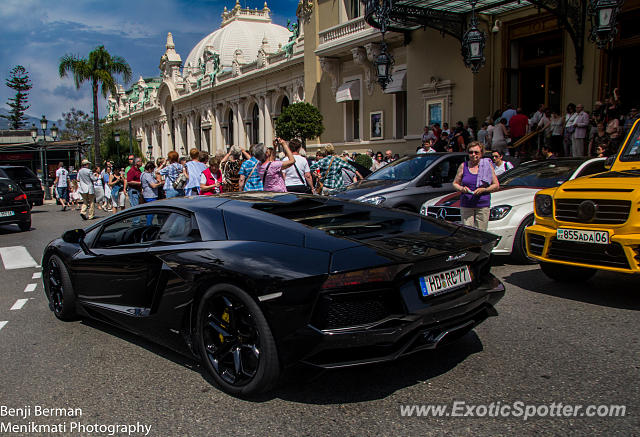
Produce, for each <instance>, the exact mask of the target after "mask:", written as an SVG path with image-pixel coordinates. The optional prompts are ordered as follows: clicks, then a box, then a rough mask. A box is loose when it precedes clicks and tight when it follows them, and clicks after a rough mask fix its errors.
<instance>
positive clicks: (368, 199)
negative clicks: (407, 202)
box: [360, 196, 387, 205]
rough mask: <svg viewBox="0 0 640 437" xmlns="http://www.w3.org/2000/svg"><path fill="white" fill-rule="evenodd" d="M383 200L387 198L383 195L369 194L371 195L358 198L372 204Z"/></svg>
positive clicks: (378, 203) (377, 203)
mask: <svg viewBox="0 0 640 437" xmlns="http://www.w3.org/2000/svg"><path fill="white" fill-rule="evenodd" d="M385 200H387V199H386V197H384V196H371V197H365V198H364V199H360V202H364V203H371V204H373V205H380V204H381V203H382V202H384V201H385Z"/></svg>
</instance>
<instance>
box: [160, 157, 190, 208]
mask: <svg viewBox="0 0 640 437" xmlns="http://www.w3.org/2000/svg"><path fill="white" fill-rule="evenodd" d="M179 158H180V156H179V155H178V152H176V151H175V150H172V151H171V152H169V154H168V155H167V161H166V162H168V163H169V164H166V162H165V165H164V166H163V167H162V168H161V169H160V170H159V171H158V173H159V174H161V175H162V176H164V178H165V179H164V192H165V196H166V197H167V199H170V198H172V197H180V196H184V186H185V185H186V183H187V180H188V177H187V175H186V174H185V171H184V167H183V166H182V165H181V164H180V163H179V162H178V159H179Z"/></svg>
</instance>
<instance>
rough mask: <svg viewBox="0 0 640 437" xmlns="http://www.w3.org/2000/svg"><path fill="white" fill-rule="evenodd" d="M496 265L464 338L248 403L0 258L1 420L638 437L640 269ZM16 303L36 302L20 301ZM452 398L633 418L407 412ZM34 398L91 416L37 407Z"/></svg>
mask: <svg viewBox="0 0 640 437" xmlns="http://www.w3.org/2000/svg"><path fill="white" fill-rule="evenodd" d="M104 214H105V213H102V214H100V213H99V214H97V215H98V216H100V215H102V216H104ZM85 223H86V222H83V221H82V220H81V218H80V216H79V215H78V213H77V212H60V211H59V207H55V206H52V205H50V206H44V207H36V208H35V212H34V214H33V229H32V230H31V231H30V232H26V233H20V232H18V230H17V227H15V229H14V226H4V227H2V226H0V248H3V247H10V246H24V247H26V248H27V250H28V251H29V253H30V254H31V255H32V257H33V258H34V259H35V260H36V261H37V262H38V263H39V262H40V256H41V254H42V249H43V248H44V246H45V245H46V243H47V242H48V241H49V240H51V239H53V238H55V237H56V236H58V235H60V234H61V233H62V231H63V230H66V229H71V228H74V227H81V226H82V225H83V224H85ZM503 262H504V264H503ZM493 270H494V272H495V273H496V274H497V275H498V276H499V277H500V278H502V279H503V280H504V282H505V284H506V286H507V294H506V296H505V297H504V299H503V300H502V301H501V302H500V303H499V304H498V307H497V309H498V311H499V313H500V315H499V316H498V317H494V318H491V319H489V320H487V321H486V322H485V323H483V324H482V325H480V326H479V327H477V328H476V329H475V331H473V332H472V333H470V334H468V335H467V336H465V337H464V338H463V339H462V340H460V341H459V342H458V343H456V344H453V345H450V346H447V347H445V348H442V349H439V350H437V351H433V352H426V353H419V354H416V355H413V356H411V357H409V358H406V359H403V360H401V361H399V362H395V363H391V364H384V365H375V366H369V367H361V368H357V369H350V370H340V371H333V372H329V373H324V374H322V375H316V376H314V377H311V376H309V375H292V377H293V376H295V377H296V378H295V380H293V379H292V381H290V382H289V383H288V384H285V385H284V386H281V387H280V388H278V389H277V390H276V391H275V392H273V393H271V394H270V395H268V396H265V397H264V398H261V399H258V400H253V401H247V400H240V399H236V398H233V397H230V396H227V395H226V394H224V393H222V392H220V391H219V390H217V389H216V388H215V387H214V386H212V385H211V384H210V382H209V381H208V380H207V378H206V377H204V376H203V374H202V373H201V369H200V367H199V365H198V364H197V363H196V362H193V361H190V360H189V359H185V358H183V357H182V356H179V355H177V354H174V353H173V352H171V351H169V350H167V349H164V348H162V347H158V346H156V345H154V344H152V343H149V342H147V341H145V340H142V339H139V338H136V337H135V336H132V335H129V334H127V333H124V332H122V331H119V330H117V329H113V328H110V327H108V326H105V325H102V324H99V323H94V322H86V321H85V322H82V321H80V322H71V323H63V322H60V321H58V320H57V319H56V318H55V317H54V316H53V314H52V313H51V312H50V311H49V309H48V305H47V302H46V298H45V296H44V294H43V289H42V283H41V280H40V279H37V278H36V279H34V278H33V274H34V273H37V272H38V271H39V269H37V268H22V269H14V270H6V269H4V266H3V265H2V264H1V263H0V271H1V273H0V274H1V276H0V277H1V278H2V280H1V281H0V326H1V325H3V324H2V323H1V322H3V321H4V322H7V323H6V324H4V326H3V327H2V328H1V329H0V351H1V354H0V384H1V385H0V387H1V389H0V416H2V411H3V410H2V408H3V406H6V407H13V408H16V407H23V408H24V407H30V408H31V415H30V416H29V417H27V418H25V419H23V418H21V417H15V415H14V416H13V417H11V416H7V415H6V414H5V415H4V417H0V423H5V424H6V423H7V422H11V423H12V425H25V424H27V423H28V422H35V423H36V424H48V425H53V424H62V423H66V429H65V431H66V432H58V433H53V432H52V433H49V434H47V433H40V434H38V433H21V432H8V431H7V430H6V429H5V432H0V435H36V434H37V435H92V436H104V435H109V429H107V428H103V429H104V432H101V431H100V429H98V432H91V431H90V429H89V428H85V429H84V430H81V431H83V432H77V428H75V429H74V430H73V432H71V431H72V430H71V426H72V423H78V422H79V423H81V424H83V425H85V426H87V425H95V424H101V425H109V424H131V425H135V424H137V423H139V424H141V425H147V426H151V430H150V432H149V433H148V435H152V436H200V435H294V436H298V435H313V436H316V435H338V434H339V435H344V436H350V435H353V436H362V435H380V436H395V435H491V436H494V435H507V434H508V435H531V434H534V433H537V434H546V435H586V434H591V435H618V434H619V435H633V434H637V433H638V432H639V431H638V430H639V429H640V419H639V417H640V384H639V382H640V344H639V340H638V338H639V335H638V334H639V333H640V329H639V328H640V318H639V317H638V315H639V310H640V278H634V277H628V276H619V275H613V274H603V273H599V274H597V275H596V276H595V277H594V278H593V279H592V280H590V281H589V282H587V283H585V284H576V285H566V284H565V285H560V284H557V283H554V282H552V281H550V280H548V279H546V277H545V276H544V275H543V274H542V273H541V272H540V271H539V269H538V267H537V266H535V265H534V266H516V265H510V264H509V259H504V260H498V264H497V265H496V266H495V267H494V269H493ZM32 283H35V284H37V285H36V289H35V291H33V292H25V291H24V290H25V288H26V287H27V285H28V284H32ZM18 299H28V301H26V303H24V306H23V307H22V308H21V309H18V310H10V308H11V307H12V306H13V305H14V303H15V302H16V301H17V300H18ZM455 401H462V402H464V403H465V404H466V405H473V406H474V411H477V415H479V414H480V413H482V412H484V411H483V408H485V407H484V406H485V405H486V406H487V407H488V406H490V404H491V403H494V405H496V404H497V403H498V402H500V405H502V406H504V405H509V406H511V405H514V403H516V402H522V403H523V404H526V405H532V406H535V407H538V406H541V405H542V406H545V405H550V404H552V403H554V402H555V403H562V404H563V405H576V404H578V405H582V406H583V407H582V408H586V406H587V405H590V404H593V405H602V404H605V405H611V404H614V405H624V406H626V415H625V417H581V416H580V414H578V416H577V417H570V418H567V417H548V416H547V417H533V418H529V419H528V420H524V418H523V417H522V416H520V417H487V414H486V413H485V414H484V417H452V416H451V415H449V416H444V417H403V416H402V415H401V411H400V410H401V406H403V405H447V408H448V410H447V412H451V411H452V410H451V409H452V408H453V405H454V404H453V403H454V402H455ZM458 405H459V404H458ZM36 406H43V407H48V408H80V409H81V410H82V411H81V415H79V416H77V417H43V416H38V417H36V416H35V409H36ZM459 408H460V410H459V411H460V412H462V413H466V412H468V410H467V409H465V408H463V407H459ZM542 412H544V408H543V409H542ZM582 412H584V410H582ZM0 431H1V430H0ZM18 431H19V429H18ZM111 435H127V434H126V433H123V432H120V431H117V432H115V433H113V434H111ZM131 435H144V432H136V433H132V434H131Z"/></svg>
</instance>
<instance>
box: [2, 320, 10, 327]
mask: <svg viewBox="0 0 640 437" xmlns="http://www.w3.org/2000/svg"><path fill="white" fill-rule="evenodd" d="M7 323H9V322H8V321H6V320H5V321H3V322H0V329H2V328H4V325H6V324H7Z"/></svg>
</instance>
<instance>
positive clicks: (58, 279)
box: [44, 255, 78, 321]
mask: <svg viewBox="0 0 640 437" xmlns="http://www.w3.org/2000/svg"><path fill="white" fill-rule="evenodd" d="M44 289H45V293H46V295H47V298H48V299H49V308H51V311H53V314H55V316H56V317H57V318H59V319H60V320H64V321H71V320H76V319H77V318H78V316H77V314H76V307H75V300H76V297H75V293H74V292H73V285H71V277H70V276H69V271H68V270H67V266H65V264H64V262H63V261H62V259H61V258H60V257H59V256H58V255H52V256H51V257H50V258H49V259H48V260H47V264H46V267H45V270H44Z"/></svg>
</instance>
